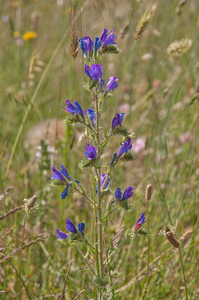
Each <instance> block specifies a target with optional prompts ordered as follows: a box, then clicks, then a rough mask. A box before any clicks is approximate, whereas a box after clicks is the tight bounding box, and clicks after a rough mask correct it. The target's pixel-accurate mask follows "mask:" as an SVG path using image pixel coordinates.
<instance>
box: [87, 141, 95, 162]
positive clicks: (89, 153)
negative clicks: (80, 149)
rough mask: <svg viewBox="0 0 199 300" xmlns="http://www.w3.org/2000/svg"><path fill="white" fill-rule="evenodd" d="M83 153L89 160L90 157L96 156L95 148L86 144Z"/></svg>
mask: <svg viewBox="0 0 199 300" xmlns="http://www.w3.org/2000/svg"><path fill="white" fill-rule="evenodd" d="M85 154H86V156H87V157H88V159H89V160H91V159H92V160H93V159H95V158H96V156H97V148H95V147H93V146H90V145H89V144H87V145H86V151H85Z"/></svg>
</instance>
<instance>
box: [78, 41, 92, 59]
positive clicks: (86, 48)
mask: <svg viewBox="0 0 199 300" xmlns="http://www.w3.org/2000/svg"><path fill="white" fill-rule="evenodd" d="M79 45H80V48H81V49H82V52H83V55H84V57H86V54H87V52H89V54H90V52H91V50H92V48H93V45H94V42H93V41H92V40H91V38H90V36H84V37H83V38H82V39H79Z"/></svg>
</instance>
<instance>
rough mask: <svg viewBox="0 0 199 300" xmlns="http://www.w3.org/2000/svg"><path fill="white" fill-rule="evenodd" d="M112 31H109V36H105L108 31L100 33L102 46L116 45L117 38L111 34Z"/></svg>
mask: <svg viewBox="0 0 199 300" xmlns="http://www.w3.org/2000/svg"><path fill="white" fill-rule="evenodd" d="M113 32H114V29H112V30H111V32H110V34H109V35H108V36H107V33H108V30H107V29H106V28H105V29H104V30H103V32H102V35H101V37H100V41H101V42H102V43H104V44H103V46H104V47H105V46H108V45H110V44H116V43H115V40H116V39H117V36H116V35H114V34H113Z"/></svg>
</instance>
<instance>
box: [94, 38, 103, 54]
mask: <svg viewBox="0 0 199 300" xmlns="http://www.w3.org/2000/svg"><path fill="white" fill-rule="evenodd" d="M101 45H102V42H101V41H100V40H99V38H98V37H97V36H96V38H95V52H97V50H98V49H99V48H100V47H101Z"/></svg>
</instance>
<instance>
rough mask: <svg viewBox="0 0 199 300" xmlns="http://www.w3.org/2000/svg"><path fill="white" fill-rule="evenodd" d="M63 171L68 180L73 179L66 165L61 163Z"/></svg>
mask: <svg viewBox="0 0 199 300" xmlns="http://www.w3.org/2000/svg"><path fill="white" fill-rule="evenodd" d="M61 173H62V175H64V176H65V177H66V178H67V179H68V180H71V178H70V176H69V174H68V171H67V169H66V168H65V167H64V165H63V164H62V165H61Z"/></svg>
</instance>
